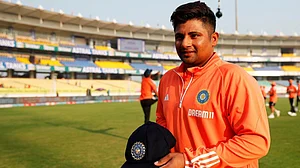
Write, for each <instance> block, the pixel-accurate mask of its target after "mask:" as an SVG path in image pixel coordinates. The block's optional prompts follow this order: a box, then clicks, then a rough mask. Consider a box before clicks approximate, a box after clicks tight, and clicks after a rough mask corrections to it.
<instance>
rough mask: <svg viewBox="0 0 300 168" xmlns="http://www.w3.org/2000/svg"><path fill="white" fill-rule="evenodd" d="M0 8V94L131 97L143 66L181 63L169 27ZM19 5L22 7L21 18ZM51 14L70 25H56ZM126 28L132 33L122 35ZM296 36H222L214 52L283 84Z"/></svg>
mask: <svg viewBox="0 0 300 168" xmlns="http://www.w3.org/2000/svg"><path fill="white" fill-rule="evenodd" d="M0 5H1V6H2V8H0V17H3V18H6V19H5V20H2V21H1V24H0V75H1V78H0V79H1V80H0V81H1V82H3V86H4V87H3V88H2V90H1V94H0V96H5V95H6V96H7V95H8V94H9V91H11V93H14V95H18V96H25V95H29V94H27V93H30V95H31V96H34V95H37V96H41V95H43V96H48V95H52V96H53V92H54V91H57V92H58V93H59V95H68V96H72V95H85V94H86V90H87V89H91V91H92V95H102V94H104V95H105V94H107V93H106V92H107V91H108V90H109V91H110V92H111V93H112V95H118V94H136V95H138V92H139V89H140V83H139V82H140V81H141V78H142V74H143V72H144V70H145V69H147V68H148V69H152V70H153V71H160V72H161V75H163V74H164V73H165V72H166V71H168V70H170V69H172V68H174V67H176V66H178V65H179V64H180V63H181V61H180V58H179V57H178V56H177V54H176V52H174V51H175V49H174V32H173V30H168V29H160V28H151V27H143V28H141V27H139V26H128V25H126V24H118V23H114V24H111V23H110V22H102V21H97V20H95V21H93V22H90V21H91V20H90V19H89V18H81V19H80V20H78V19H77V17H76V16H69V15H65V14H60V13H58V12H55V11H47V10H38V11H39V12H35V11H37V8H34V7H28V6H23V5H21V6H17V7H16V4H14V3H10V2H5V1H0ZM22 10H24V11H27V12H25V13H23V14H22V16H21V17H20V15H19V14H20V11H22ZM58 15H59V16H61V17H62V18H64V17H65V19H68V20H72V22H65V23H62V22H61V20H60V19H59V18H58V17H56V16H58ZM41 16H48V17H46V18H41ZM15 18H18V19H15ZM50 18H51V19H50ZM12 20H13V21H14V22H12ZM41 20H42V22H41ZM36 23H39V24H36ZM82 23H89V26H83V25H81V24H82ZM104 27H105V29H103V28H104ZM50 30H51V31H50ZM133 33H134V34H135V35H136V36H137V38H132V39H131V37H132V36H130V37H129V36H128V34H133ZM104 34H105V36H104ZM287 38H288V40H287ZM126 40H129V42H128V41H127V42H128V43H122V42H124V41H125V42H126ZM299 41H300V37H297V36H270V35H268V36H266V35H247V36H245V35H242V34H224V33H221V36H220V39H219V42H218V45H217V47H216V52H217V53H218V54H219V55H220V56H221V58H222V59H223V60H226V61H229V62H232V63H235V64H238V65H240V66H241V67H242V68H244V69H245V70H246V71H247V72H249V74H251V75H253V76H254V77H255V78H256V79H257V80H258V82H259V83H260V84H263V85H265V86H267V87H269V83H268V82H270V81H276V82H278V88H281V86H282V88H284V87H285V85H286V82H287V81H286V79H289V78H292V79H296V78H297V76H299V75H300V68H299V67H300V57H299V55H300V46H299V45H298V44H299ZM132 44H134V45H132ZM270 76H271V77H270ZM160 77H161V76H160ZM160 77H159V78H158V79H157V80H156V82H157V83H159V79H160ZM44 78H47V79H44ZM56 78H57V79H56ZM55 79H56V80H55ZM134 81H139V82H134ZM281 81H282V82H281ZM24 88H26V90H24ZM22 89H23V91H22ZM96 89H98V91H96ZM282 90H284V89H282ZM35 91H36V94H34V92H35Z"/></svg>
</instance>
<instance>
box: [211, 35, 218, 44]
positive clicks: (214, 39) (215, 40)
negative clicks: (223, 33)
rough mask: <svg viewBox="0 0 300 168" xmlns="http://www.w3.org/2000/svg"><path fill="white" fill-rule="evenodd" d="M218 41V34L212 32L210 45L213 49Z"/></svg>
mask: <svg viewBox="0 0 300 168" xmlns="http://www.w3.org/2000/svg"><path fill="white" fill-rule="evenodd" d="M218 40H219V33H218V32H213V34H212V35H211V44H212V46H213V47H215V46H216V45H217V44H218Z"/></svg>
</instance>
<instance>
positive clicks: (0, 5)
mask: <svg viewBox="0 0 300 168" xmlns="http://www.w3.org/2000/svg"><path fill="white" fill-rule="evenodd" d="M0 12H3V13H10V14H15V15H21V16H27V17H33V18H42V19H44V20H50V21H55V22H63V23H69V24H77V25H82V26H91V27H98V28H105V29H112V30H120V31H128V32H133V33H138V32H140V33H149V34H159V35H166V36H170V35H173V34H174V32H173V30H171V29H165V28H151V27H147V26H134V25H130V24H121V23H116V22H114V21H111V22H108V21H103V20H99V19H96V18H95V19H91V18H84V17H82V16H81V15H79V16H76V15H69V14H64V13H63V12H62V11H60V12H55V11H49V10H44V9H42V8H41V7H40V8H34V7H29V6H24V5H22V4H20V3H19V4H18V3H16V4H15V3H10V2H6V1H0ZM221 37H222V38H229V39H230V38H233V39H256V40H257V39H261V40H275V39H277V40H286V39H290V40H300V36H273V35H250V34H224V33H221Z"/></svg>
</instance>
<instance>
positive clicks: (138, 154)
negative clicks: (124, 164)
mask: <svg viewBox="0 0 300 168" xmlns="http://www.w3.org/2000/svg"><path fill="white" fill-rule="evenodd" d="M145 153H146V147H145V145H144V144H143V143H141V142H136V143H134V144H133V145H132V147H131V155H132V157H133V159H134V160H141V159H143V157H144V156H145Z"/></svg>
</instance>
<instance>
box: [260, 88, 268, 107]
mask: <svg viewBox="0 0 300 168" xmlns="http://www.w3.org/2000/svg"><path fill="white" fill-rule="evenodd" d="M260 90H261V94H262V95H263V97H264V99H265V103H266V100H267V93H266V87H265V86H260ZM267 105H269V104H267V103H266V106H267Z"/></svg>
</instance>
